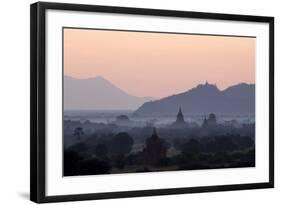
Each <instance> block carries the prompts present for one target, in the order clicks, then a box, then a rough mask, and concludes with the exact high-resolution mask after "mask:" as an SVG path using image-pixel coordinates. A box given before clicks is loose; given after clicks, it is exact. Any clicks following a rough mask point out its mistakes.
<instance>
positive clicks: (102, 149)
mask: <svg viewBox="0 0 281 205" xmlns="http://www.w3.org/2000/svg"><path fill="white" fill-rule="evenodd" d="M95 154H96V156H97V157H98V158H100V159H103V158H106V157H107V154H108V149H107V147H106V145H105V144H101V143H99V144H98V145H97V146H96V149H95Z"/></svg>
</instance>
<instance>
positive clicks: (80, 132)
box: [73, 127, 84, 140]
mask: <svg viewBox="0 0 281 205" xmlns="http://www.w3.org/2000/svg"><path fill="white" fill-rule="evenodd" d="M73 135H74V137H76V138H77V139H78V140H80V139H81V137H82V136H83V135H84V131H83V128H82V127H76V128H75V130H74V133H73Z"/></svg>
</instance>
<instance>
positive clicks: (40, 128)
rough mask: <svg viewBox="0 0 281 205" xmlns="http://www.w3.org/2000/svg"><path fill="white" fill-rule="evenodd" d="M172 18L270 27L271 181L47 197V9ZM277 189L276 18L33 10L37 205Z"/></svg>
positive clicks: (33, 188) (92, 8) (73, 7)
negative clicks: (275, 139) (275, 172)
mask: <svg viewBox="0 0 281 205" xmlns="http://www.w3.org/2000/svg"><path fill="white" fill-rule="evenodd" d="M48 9H54V10H67V11H86V12H102V13H120V14H137V15H149V16H162V17H164V16H169V17H181V18H197V19H217V20H230V21H247V22H263V23H268V24H269V45H270V46H269V51H268V52H269V83H270V85H269V181H268V182H263V183H249V184H236V185H235V184H229V185H220V186H204V187H187V188H171V189H158V190H141V191H124V192H123V191H122V192H107V193H90V194H74V195H60V196H46V188H45V187H46V179H45V176H46V173H45V172H46V159H45V158H46V156H45V146H46V136H45V133H46V128H45V123H46V122H45V116H46V93H45V89H46V81H45V73H46V70H45V69H46V68H45V63H46V62H45V48H46V45H45V25H46V22H45V20H46V10H48ZM273 187H274V17H265V16H249V15H234V14H218V13H202V12H187V11H174V10H156V9H146V8H127V7H110V6H96V5H82V4H65V3H47V2H38V3H34V4H32V5H31V7H30V199H31V201H34V202H37V203H45V202H62V201H77V200H96V199H109V198H123V197H140V196H154V195H169V194H186V193H198V192H214V191H230V190H245V189H260V188H273Z"/></svg>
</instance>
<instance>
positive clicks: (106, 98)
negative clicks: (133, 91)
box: [64, 76, 152, 110]
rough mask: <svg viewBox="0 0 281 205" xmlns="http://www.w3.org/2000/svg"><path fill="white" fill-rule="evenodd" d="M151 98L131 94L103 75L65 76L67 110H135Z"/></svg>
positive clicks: (65, 106) (65, 107) (65, 104)
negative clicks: (85, 76) (86, 77)
mask: <svg viewBox="0 0 281 205" xmlns="http://www.w3.org/2000/svg"><path fill="white" fill-rule="evenodd" d="M150 100H152V98H150V97H144V98H141V97H135V96H132V95H129V94H128V93H126V92H124V91H123V90H121V89H119V88H118V87H116V86H115V85H113V84H112V83H111V82H109V81H108V80H106V79H104V78H103V77H101V76H97V77H95V78H88V79H76V78H72V77H69V76H64V109H66V110H98V109H102V110H107V109H112V110H123V109H124V110H131V109H132V110H135V109H137V108H138V107H139V106H141V105H142V104H143V103H145V102H147V101H150Z"/></svg>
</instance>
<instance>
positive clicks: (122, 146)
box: [109, 132, 134, 158]
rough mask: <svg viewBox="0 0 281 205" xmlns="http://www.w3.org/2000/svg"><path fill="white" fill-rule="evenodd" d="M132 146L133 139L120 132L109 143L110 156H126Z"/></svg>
mask: <svg viewBox="0 0 281 205" xmlns="http://www.w3.org/2000/svg"><path fill="white" fill-rule="evenodd" d="M133 144H134V140H133V138H132V137H131V136H130V135H128V133H126V132H120V133H118V134H117V135H115V136H114V137H113V138H112V139H111V141H110V142H109V150H110V154H111V155H112V156H115V157H118V158H119V157H124V156H125V155H126V154H128V153H129V152H130V151H131V149H132V146H133Z"/></svg>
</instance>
